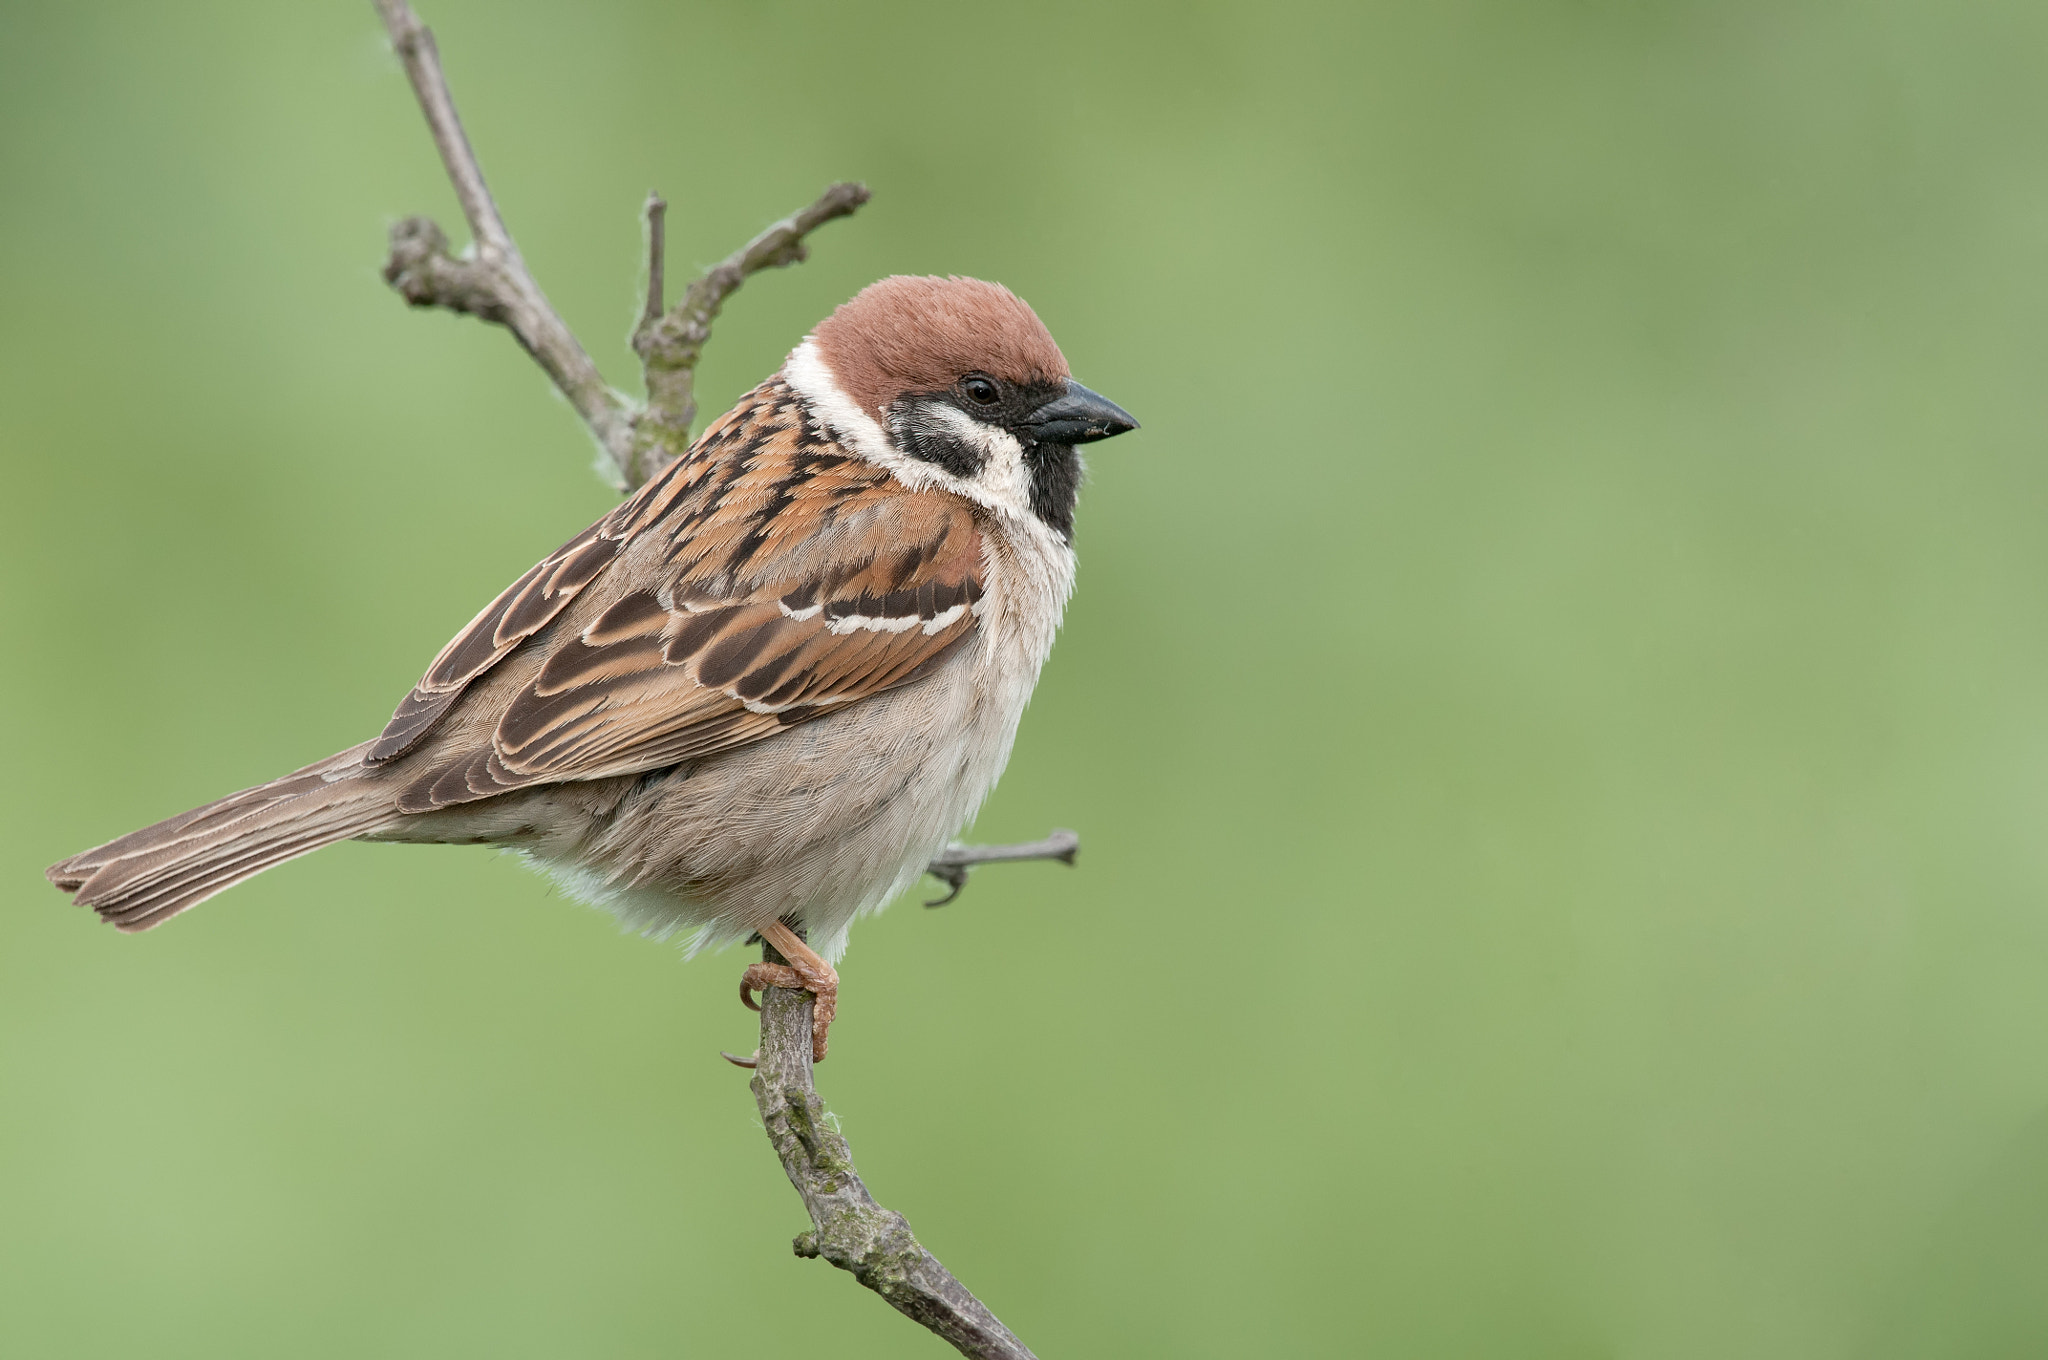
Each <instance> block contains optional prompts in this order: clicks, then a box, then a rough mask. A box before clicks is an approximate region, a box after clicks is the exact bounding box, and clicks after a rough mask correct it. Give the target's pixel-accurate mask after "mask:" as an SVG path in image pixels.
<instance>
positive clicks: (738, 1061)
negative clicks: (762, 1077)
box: [718, 1048, 761, 1070]
mask: <svg viewBox="0 0 2048 1360" xmlns="http://www.w3.org/2000/svg"><path fill="white" fill-rule="evenodd" d="M718 1056H719V1057H721V1058H723V1059H725V1060H726V1061H727V1062H729V1063H731V1064H732V1065H733V1066H734V1067H744V1068H747V1069H749V1070H752V1069H753V1067H754V1065H755V1064H756V1063H758V1062H760V1061H761V1050H760V1049H758V1048H757V1049H755V1050H754V1056H753V1057H751V1058H742V1057H740V1056H738V1055H737V1054H733V1053H728V1052H726V1051H725V1050H724V1049H722V1048H721V1049H719V1050H718Z"/></svg>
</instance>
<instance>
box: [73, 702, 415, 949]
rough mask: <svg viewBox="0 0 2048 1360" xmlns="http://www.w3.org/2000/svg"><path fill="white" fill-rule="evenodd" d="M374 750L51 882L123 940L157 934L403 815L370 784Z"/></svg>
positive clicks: (258, 791) (101, 850)
mask: <svg viewBox="0 0 2048 1360" xmlns="http://www.w3.org/2000/svg"><path fill="white" fill-rule="evenodd" d="M368 749H369V743H368V742H365V743H364V744H363V745H361V746H356V747H352V748H350V749H349V750H346V751H343V752H341V753H340V754H339V755H333V756H329V757H328V758H327V759H325V760H322V761H319V762H317V763H316V764H312V765H308V766H307V767H306V768H305V769H303V770H295V771H293V772H292V773H291V774H288V775H285V776H284V777H283V778H281V779H273V780H271V781H270V782H269V783H268V784H259V785H257V786H256V787H255V788H253V789H243V790H242V791H241V792H240V793H231V794H229V795H228V796H227V797H225V798H222V799H220V800H219V801H217V802H212V803H208V804H207V805H206V806H205V807H200V808H194V809H192V811H190V812H187V813H184V814H183V815H181V816H177V817H173V818H171V819H170V820H168V821H162V822H158V823H157V824H156V825H155V826H146V827H144V828H142V830H140V831H131V832H129V833H128V834H127V835H125V836H123V837H121V838H120V839H119V840H113V841H108V842H107V843H106V844H105V845H102V846H99V847H97V848H96V849H92V850H87V851H84V852H83V853H81V854H76V855H73V856H72V857H71V858H70V859H67V860H64V861H62V862H61V863H57V864H53V865H51V866H50V867H49V868H48V869H46V870H44V873H45V874H46V875H47V876H48V877H49V880H50V882H52V883H54V884H56V885H57V886H58V887H59V888H61V889H63V890H64V891H65V892H68V893H74V894H76V895H77V900H78V901H79V902H80V903H81V904H83V905H85V906H89V907H91V908H92V909H93V910H95V911H97V912H98V913H99V914H100V916H101V918H102V919H104V920H106V921H109V922H112V923H113V924H114V925H115V926H117V927H119V928H120V929H122V930H127V931H137V930H148V929H149V928H150V927H152V926H158V925H162V924H163V923H164V922H165V921H168V920H170V919H171V918H172V917H173V916H176V915H177V914H178V913H179V912H181V911H183V910H185V908H187V907H192V906H197V905H198V904H199V903H201V902H204V901H205V900H206V899H207V898H209V897H211V896H213V895H214V894H215V893H217V892H220V891H222V890H223V889H226V888H232V887H233V886H234V885H235V884H237V883H240V882H241V881H242V880H243V879H245V878H253V877H255V876H256V875H257V874H260V873H262V872H263V871H264V870H265V869H268V868H270V867H271V866H273V865H277V864H282V863H284V862H285V861H286V860H288V859H296V858H298V857H299V856H300V855H303V854H307V853H309V852H311V851H314V850H318V849H319V848H320V847H321V846H323V845H332V844H333V843H334V842H335V841H340V840H347V839H348V838H349V837H351V836H360V835H362V834H363V833H364V832H366V831H370V830H373V829H375V828H376V827H377V826H378V825H380V824H381V823H383V822H386V821H389V820H390V819H391V818H392V817H393V816H394V815H395V810H394V809H393V807H392V800H391V794H390V793H389V791H388V790H385V789H383V788H380V787H379V786H380V785H381V784H382V782H383V781H381V780H378V779H375V778H371V777H369V776H370V774H371V773H372V772H371V771H369V770H367V769H366V768H365V767H364V765H363V753H364V752H365V751H367V750H368Z"/></svg>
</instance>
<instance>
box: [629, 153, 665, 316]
mask: <svg viewBox="0 0 2048 1360" xmlns="http://www.w3.org/2000/svg"><path fill="white" fill-rule="evenodd" d="M643 212H644V214H645V218H646V222H647V305H646V306H644V307H642V308H641V309H640V324H639V325H638V326H637V327H635V328H634V331H633V333H634V334H635V335H638V334H639V333H640V332H641V331H643V330H645V329H647V328H648V327H649V326H652V325H653V324H654V323H655V322H657V321H659V320H661V314H662V312H663V311H664V310H665V309H666V308H667V306H668V304H667V303H665V302H663V301H662V290H663V288H664V287H666V284H665V283H664V282H663V279H662V273H663V270H664V268H665V267H666V266H665V262H666V260H667V258H668V200H667V199H665V198H663V197H662V196H661V195H660V194H658V193H656V192H654V190H652V189H650V190H648V191H647V206H646V208H645V209H643Z"/></svg>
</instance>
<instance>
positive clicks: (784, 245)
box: [628, 184, 868, 479]
mask: <svg viewBox="0 0 2048 1360" xmlns="http://www.w3.org/2000/svg"><path fill="white" fill-rule="evenodd" d="M867 201H868V190H867V186H866V185H863V184H835V185H833V186H832V187H831V188H829V189H827V190H826V191H825V192H824V193H823V194H821V195H819V197H818V201H817V202H815V203H813V204H811V206H810V207H808V208H805V209H804V210H803V211H802V212H798V213H792V214H791V215H790V216H788V217H785V218H783V219H782V220H781V221H780V222H777V223H775V224H774V225H773V226H771V227H769V228H768V229H767V230H766V231H764V232H762V233H761V234H760V235H759V236H756V237H755V238H754V239H753V240H751V241H749V242H747V243H746V244H745V245H744V246H741V247H740V248H739V249H738V250H736V251H734V252H733V253H732V254H731V255H728V256H727V257H726V258H725V259H724V260H722V261H721V262H719V263H718V264H717V265H714V266H713V267H712V268H711V269H710V270H708V271H707V272H706V273H705V274H704V276H703V277H702V278H700V279H698V280H697V281H696V282H694V283H692V284H691V285H690V286H689V288H688V289H686V290H685V291H684V293H683V296H682V299H681V300H680V301H678V302H677V303H676V305H675V306H674V307H673V308H672V309H671V310H670V311H669V312H668V313H667V314H666V315H662V316H658V317H657V316H656V315H654V314H653V313H652V311H651V310H650V313H649V314H648V315H646V316H645V317H643V318H642V320H641V322H640V325H639V326H638V327H637V328H636V329H635V330H634V332H633V350H634V352H635V353H637V354H638V355H639V356H640V366H641V371H642V373H643V375H644V376H645V378H646V382H647V405H646V406H645V407H644V408H642V409H641V410H640V411H638V412H636V413H635V415H634V417H633V455H632V461H631V463H630V464H629V467H628V471H629V473H631V474H632V475H633V476H634V477H635V478H636V479H645V478H648V477H651V476H653V475H654V474H655V473H657V472H659V471H660V470H661V469H662V468H664V467H666V466H667V465H668V464H669V463H670V462H672V461H674V460H675V459H677V458H680V457H681V456H682V454H683V450H684V449H686V448H688V447H689V444H690V424H691V422H692V421H694V420H695V419H696V417H697V398H696V391H695V388H696V374H697V361H698V360H699V359H700V358H702V357H703V354H704V342H705V341H707V340H709V339H710V338H711V323H712V322H713V321H714V320H716V319H717V317H718V312H719V309H720V308H721V307H723V306H724V305H725V300H726V298H728V297H730V296H731V295H732V292H733V290H734V289H736V288H738V287H739V286H740V285H741V284H742V283H744V282H746V280H747V276H748V275H750V274H758V273H760V272H761V271H762V270H763V269H778V268H781V267H783V266H785V265H792V264H797V263H800V262H801V261H802V260H803V259H804V258H805V257H806V256H807V255H808V253H809V252H808V250H807V249H806V248H805V246H804V238H805V237H806V236H808V235H810V234H811V233H812V232H813V231H816V230H817V229H818V228H819V227H822V226H824V225H825V224H826V223H827V222H830V221H831V220H833V219H834V218H836V217H846V216H849V215H850V214H851V213H853V211H854V210H855V209H857V208H859V207H860V205H861V204H863V203H865V202H867ZM648 223H649V232H650V244H649V259H650V261H652V260H655V259H658V258H659V254H658V252H659V251H660V249H661V247H660V246H659V245H656V244H654V242H656V241H658V240H659V238H660V224H659V220H658V216H657V214H655V213H654V211H653V205H652V202H650V204H649V215H648ZM648 296H649V298H650V305H651V299H652V298H653V290H652V289H650V290H649V294H648Z"/></svg>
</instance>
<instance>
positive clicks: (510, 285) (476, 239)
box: [376, 0, 633, 491]
mask: <svg viewBox="0 0 2048 1360" xmlns="http://www.w3.org/2000/svg"><path fill="white" fill-rule="evenodd" d="M376 3H377V13H378V14H380V15H381V16H383V19H384V27H385V30H386V31H387V32H389V33H390V35H391V48H392V50H393V51H394V52H396V53H397V54H398V59H399V61H400V62H402V63H403V64H404V66H405V74H406V76H407V78H409V79H410V80H411V81H412V89H413V93H414V94H415V95H417V96H418V97H419V101H420V111H421V112H422V113H424V114H426V116H427V128H428V130H429V131H430V132H432V133H433V137H434V145H435V146H436V147H438V148H440V151H441V164H442V165H443V166H445V167H446V168H447V171H448V180H449V182H450V183H451V184H453V185H454V186H455V197H456V199H457V200H458V201H459V202H460V203H461V204H462V215H463V217H464V218H466V219H467V220H468V222H469V230H470V235H471V238H472V241H473V244H472V247H471V250H470V251H469V252H468V253H467V254H466V255H465V256H456V255H451V254H450V253H449V251H448V238H447V235H446V234H445V233H443V232H442V230H441V229H440V228H439V227H438V226H436V225H434V223H433V222H432V221H430V220H428V219H427V218H424V217H409V218H407V219H406V220H404V221H403V222H400V223H398V224H397V225H396V226H394V227H392V229H391V256H390V259H389V260H388V261H387V262H386V263H385V265H384V280H385V282H387V283H389V284H390V285H391V286H392V287H393V288H396V289H397V290H398V291H399V293H400V294H401V295H402V296H403V297H404V298H405V300H406V301H407V302H409V303H411V304H412V305H413V306H415V307H446V308H448V309H449V310H451V311H457V312H468V313H469V314H470V315H472V316H477V317H481V318H483V319H484V320H486V321H495V322H497V323H498V324H499V325H501V326H504V327H506V328H507V329H508V330H510V331H511V332H512V334H513V336H514V337H515V338H517V339H518V341H519V343H520V344H521V345H522V346H523V347H524V348H525V349H526V352H527V353H528V354H531V355H532V356H533V357H534V359H535V360H536V361H537V362H538V363H539V364H540V366H541V367H542V368H543V369H545V370H546V371H547V375H548V377H550V378H552V379H553V380H554V384H555V386H556V387H557V388H559V389H561V393H562V395H563V396H565V397H567V398H568V399H569V404H570V405H571V406H573V407H575V408H576V414H577V415H579V416H581V417H582V418H583V423H584V424H585V425H587V426H588V427H589V428H590V432H591V434H592V435H594V436H596V438H597V442H598V445H599V447H600V448H602V449H603V450H604V454H605V462H606V463H607V464H608V465H609V466H608V467H607V468H606V469H605V472H606V480H607V481H609V482H611V483H612V485H613V486H615V487H617V488H618V489H619V490H621V491H624V490H627V489H629V488H630V487H631V486H632V485H633V483H631V482H629V481H628V480H627V476H626V468H627V467H628V465H629V464H630V462H631V457H632V455H631V450H630V441H631V435H632V426H631V420H630V416H631V412H630V410H629V408H628V406H627V403H626V400H625V398H624V397H622V396H620V395H619V394H618V393H617V392H615V391H613V390H612V388H611V386H610V385H609V384H607V383H606V382H605V380H604V375H603V374H601V373H599V372H598V371H597V365H596V364H594V363H592V362H591V359H590V355H589V354H587V353H586V352H584V349H583V346H582V345H580V344H578V343H577V341H576V337H575V335H573V334H572V333H571V332H570V330H569V327H568V326H567V325H566V324H564V323H563V321H562V318H561V317H560V316H558V315H556V313H555V309H554V308H553V307H552V306H550V305H549V303H548V299H547V295H546V294H545V293H543V292H541V290H540V285H539V284H538V283H535V282H534V280H533V275H532V274H531V273H529V272H528V271H527V268H526V261H525V260H524V259H523V258H521V256H520V254H519V247H518V246H517V245H516V244H515V243H514V242H513V240H512V233H511V232H510V231H509V230H507V229H506V227H505V219H504V218H503V217H502V216H500V215H499V213H498V205H497V203H496V201H495V200H493V199H492V197H491V191H490V189H489V187H488V186H487V185H485V183H484V172H483V169H482V167H481V166H479V165H478V164H477V159H476V152H475V151H474V150H472V149H471V147H470V145H469V138H468V136H467V135H465V134H464V132H463V130H462V119H461V117H460V116H459V115H458V114H457V113H456V111H455V99H454V96H452V95H451V94H449V92H448V78H447V77H446V76H445V75H444V74H442V71H441V54H440V52H439V51H438V50H437V49H436V48H435V46H434V35H433V33H432V32H431V31H429V30H428V28H427V26H426V25H425V24H423V23H421V22H420V17H419V15H417V14H415V13H413V10H412V6H411V5H409V4H407V3H406V0H376Z"/></svg>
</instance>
